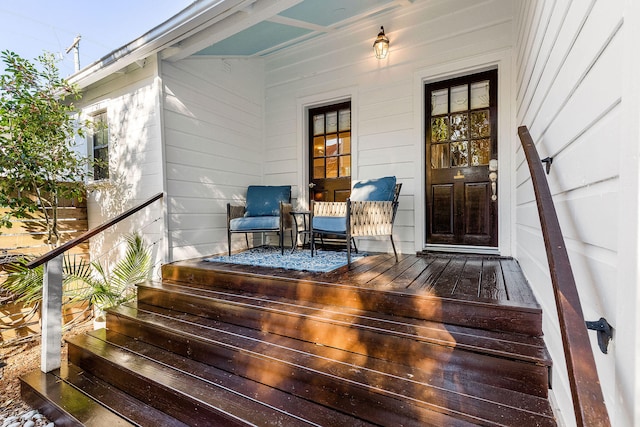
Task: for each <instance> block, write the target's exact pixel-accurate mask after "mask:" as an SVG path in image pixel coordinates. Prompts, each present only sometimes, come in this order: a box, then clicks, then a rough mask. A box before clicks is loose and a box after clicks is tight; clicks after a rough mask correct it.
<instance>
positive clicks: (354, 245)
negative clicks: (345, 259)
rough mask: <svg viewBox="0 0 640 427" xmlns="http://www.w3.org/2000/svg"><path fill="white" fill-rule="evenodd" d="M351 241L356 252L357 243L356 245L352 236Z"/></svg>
mask: <svg viewBox="0 0 640 427" xmlns="http://www.w3.org/2000/svg"><path fill="white" fill-rule="evenodd" d="M351 242H353V249H355V251H356V253H358V245H356V239H355V238H353V237H352V238H351Z"/></svg>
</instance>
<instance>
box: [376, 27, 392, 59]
mask: <svg viewBox="0 0 640 427" xmlns="http://www.w3.org/2000/svg"><path fill="white" fill-rule="evenodd" d="M373 51H374V52H375V54H376V58H378V59H384V58H386V57H387V54H388V53H389V38H388V37H387V36H385V35H384V27H380V32H379V33H378V37H376V41H374V42H373Z"/></svg>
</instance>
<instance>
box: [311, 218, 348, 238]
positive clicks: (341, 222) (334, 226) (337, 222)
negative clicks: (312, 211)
mask: <svg viewBox="0 0 640 427" xmlns="http://www.w3.org/2000/svg"><path fill="white" fill-rule="evenodd" d="M313 230H314V231H326V232H329V233H336V234H344V233H346V232H347V217H345V216H314V217H313Z"/></svg>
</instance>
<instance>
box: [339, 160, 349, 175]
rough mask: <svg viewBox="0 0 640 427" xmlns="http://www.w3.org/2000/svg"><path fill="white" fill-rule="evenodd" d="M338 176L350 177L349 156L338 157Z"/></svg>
mask: <svg viewBox="0 0 640 427" xmlns="http://www.w3.org/2000/svg"><path fill="white" fill-rule="evenodd" d="M339 164H340V176H351V156H340V157H339Z"/></svg>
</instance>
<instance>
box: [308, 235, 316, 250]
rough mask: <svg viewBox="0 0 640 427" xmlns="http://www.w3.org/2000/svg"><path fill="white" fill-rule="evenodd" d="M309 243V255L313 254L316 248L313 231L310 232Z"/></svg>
mask: <svg viewBox="0 0 640 427" xmlns="http://www.w3.org/2000/svg"><path fill="white" fill-rule="evenodd" d="M309 245H310V247H309V249H311V256H313V251H314V250H315V249H316V238H315V236H314V233H313V231H312V232H311V240H310V241H309Z"/></svg>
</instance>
